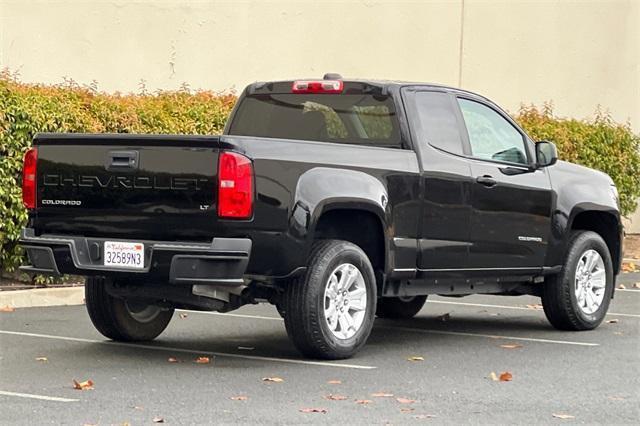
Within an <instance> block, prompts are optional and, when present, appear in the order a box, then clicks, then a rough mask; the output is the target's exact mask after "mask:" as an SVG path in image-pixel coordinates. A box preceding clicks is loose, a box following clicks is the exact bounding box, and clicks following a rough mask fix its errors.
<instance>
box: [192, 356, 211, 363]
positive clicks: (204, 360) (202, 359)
mask: <svg viewBox="0 0 640 426" xmlns="http://www.w3.org/2000/svg"><path fill="white" fill-rule="evenodd" d="M210 362H211V359H209V357H208V356H199V357H198V358H197V359H196V361H195V363H196V364H209V363H210Z"/></svg>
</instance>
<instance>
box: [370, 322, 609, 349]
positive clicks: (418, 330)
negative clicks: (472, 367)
mask: <svg viewBox="0 0 640 426" xmlns="http://www.w3.org/2000/svg"><path fill="white" fill-rule="evenodd" d="M378 328H385V329H388V330H400V331H408V332H414V333H425V334H444V335H453V336H467V337H485V338H488V339H501V340H520V341H525V342H536V343H554V344H558V345H573V346H600V344H599V343H587V342H572V341H570V340H552V339H538V338H535V337H517V336H502V335H496V334H482V333H466V332H462V331H443V330H431V329H426V328H411V327H397V326H390V325H383V326H379V327H378Z"/></svg>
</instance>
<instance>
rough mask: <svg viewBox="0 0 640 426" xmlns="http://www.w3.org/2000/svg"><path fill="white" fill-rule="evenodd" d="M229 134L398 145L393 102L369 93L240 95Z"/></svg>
mask: <svg viewBox="0 0 640 426" xmlns="http://www.w3.org/2000/svg"><path fill="white" fill-rule="evenodd" d="M228 133H229V134H230V135H238V136H256V137H264V138H280V139H297V140H309V141H318V142H334V143H348V144H359V145H370V146H382V147H388V148H400V147H401V139H400V131H399V126H398V119H397V116H396V110H395V107H394V104H393V101H392V100H391V98H390V97H389V96H379V95H371V94H344V95H343V94H341V95H335V94H289V93H284V94H279V93H269V94H257V95H251V96H247V97H245V98H244V99H243V100H242V101H241V103H240V105H239V106H238V110H237V111H236V113H235V115H234V118H233V122H232V123H231V125H230V127H229V132H228Z"/></svg>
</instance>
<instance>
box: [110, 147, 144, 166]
mask: <svg viewBox="0 0 640 426" xmlns="http://www.w3.org/2000/svg"><path fill="white" fill-rule="evenodd" d="M138 154H139V153H138V151H110V152H109V157H108V159H107V165H106V166H107V170H114V169H115V170H122V169H137V168H138Z"/></svg>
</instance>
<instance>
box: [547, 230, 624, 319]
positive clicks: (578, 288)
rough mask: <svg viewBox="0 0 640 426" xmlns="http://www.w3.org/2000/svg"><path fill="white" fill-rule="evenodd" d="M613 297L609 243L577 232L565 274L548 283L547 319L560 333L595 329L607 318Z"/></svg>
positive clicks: (567, 258) (570, 243) (572, 240)
mask: <svg viewBox="0 0 640 426" xmlns="http://www.w3.org/2000/svg"><path fill="white" fill-rule="evenodd" d="M612 293H613V264H612V262H611V255H610V254H609V249H608V247H607V245H606V243H605V242H604V240H603V239H602V237H600V235H598V234H596V233H595V232H591V231H577V232H574V233H573V234H572V235H571V237H570V239H569V244H568V250H567V254H566V257H565V262H564V265H563V268H562V271H561V272H560V273H559V274H557V275H555V276H553V277H549V278H547V280H546V281H545V285H544V291H543V293H542V306H543V307H544V313H545V315H546V316H547V319H548V320H549V322H550V323H551V324H552V325H553V326H554V327H555V328H558V329H560V330H575V331H577V330H591V329H594V328H596V327H597V326H598V325H600V323H601V322H602V320H603V319H604V317H605V315H606V314H607V309H609V302H610V301H611V295H612Z"/></svg>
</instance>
